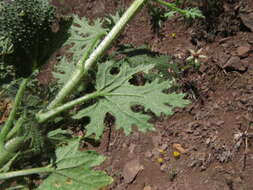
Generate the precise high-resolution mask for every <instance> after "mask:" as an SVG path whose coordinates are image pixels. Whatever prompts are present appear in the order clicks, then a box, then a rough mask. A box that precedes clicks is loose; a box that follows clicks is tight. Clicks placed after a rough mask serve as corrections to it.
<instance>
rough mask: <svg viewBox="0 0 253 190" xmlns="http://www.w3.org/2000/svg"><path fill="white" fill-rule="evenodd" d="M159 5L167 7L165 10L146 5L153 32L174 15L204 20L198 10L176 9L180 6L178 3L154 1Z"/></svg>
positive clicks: (161, 0) (157, 30)
mask: <svg viewBox="0 0 253 190" xmlns="http://www.w3.org/2000/svg"><path fill="white" fill-rule="evenodd" d="M155 1H156V2H158V3H159V4H161V5H163V6H165V7H167V10H165V9H163V8H161V7H158V6H154V2H151V3H149V4H148V10H149V14H150V16H151V23H152V25H153V29H154V31H155V32H159V29H160V27H161V26H162V23H163V22H164V21H166V20H168V19H170V18H171V17H173V16H175V14H176V13H178V14H180V15H182V16H184V17H185V18H187V19H196V18H204V15H203V14H202V12H201V11H200V10H199V9H198V8H196V7H195V8H190V7H188V8H186V9H181V8H179V7H178V5H179V4H180V3H179V2H178V1H176V2H175V3H169V2H167V1H163V0H155Z"/></svg>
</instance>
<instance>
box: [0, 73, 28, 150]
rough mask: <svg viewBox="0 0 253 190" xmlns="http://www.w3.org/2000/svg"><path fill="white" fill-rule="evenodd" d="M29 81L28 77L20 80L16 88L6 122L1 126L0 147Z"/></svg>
mask: <svg viewBox="0 0 253 190" xmlns="http://www.w3.org/2000/svg"><path fill="white" fill-rule="evenodd" d="M29 81H30V77H28V78H25V79H23V81H22V83H21V85H20V87H19V89H18V93H17V95H16V97H15V101H14V104H13V106H12V109H11V112H10V114H9V117H8V119H7V121H6V123H5V124H4V126H3V128H2V129H1V132H0V148H1V146H3V144H4V141H5V138H6V136H7V135H8V133H9V131H10V130H11V127H12V124H13V121H14V119H15V116H16V112H17V110H18V107H19V105H20V103H21V100H22V97H23V95H24V92H25V88H26V86H27V84H28V82H29Z"/></svg>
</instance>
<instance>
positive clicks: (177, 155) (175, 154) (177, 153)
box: [173, 151, 181, 158]
mask: <svg viewBox="0 0 253 190" xmlns="http://www.w3.org/2000/svg"><path fill="white" fill-rule="evenodd" d="M180 155H181V154H180V152H177V151H174V152H173V156H174V157H175V158H179V157H180Z"/></svg>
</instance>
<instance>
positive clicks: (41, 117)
mask: <svg viewBox="0 0 253 190" xmlns="http://www.w3.org/2000/svg"><path fill="white" fill-rule="evenodd" d="M100 96H104V94H102V93H100V92H94V93H91V94H87V95H85V96H82V97H80V98H77V99H75V100H72V101H70V102H68V103H66V104H64V105H62V106H58V107H56V108H54V109H51V110H49V111H48V112H45V113H39V114H37V115H36V119H37V121H38V122H39V123H43V122H45V121H47V120H48V119H50V118H52V117H54V116H56V115H57V114H59V113H61V112H63V111H66V110H68V109H71V108H73V107H74V106H76V105H79V104H82V103H84V102H87V101H88V100H91V99H95V98H98V97H100Z"/></svg>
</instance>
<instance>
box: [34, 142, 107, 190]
mask: <svg viewBox="0 0 253 190" xmlns="http://www.w3.org/2000/svg"><path fill="white" fill-rule="evenodd" d="M79 143H80V139H75V140H72V141H70V142H69V143H68V145H67V146H62V147H59V148H57V150H56V161H55V165H56V169H55V172H53V173H52V174H51V175H50V176H49V177H47V178H46V179H45V180H44V181H43V183H42V184H41V185H40V186H39V188H38V189H39V190H56V189H57V190H70V189H71V190H96V189H97V190H98V189H99V188H101V187H104V186H106V185H109V184H110V183H112V178H111V177H109V176H108V175H106V173H105V172H101V171H95V170H92V169H91V168H92V167H94V166H97V165H99V164H101V163H102V162H103V161H104V160H105V157H104V156H101V155H99V154H97V153H96V152H95V151H79Z"/></svg>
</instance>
